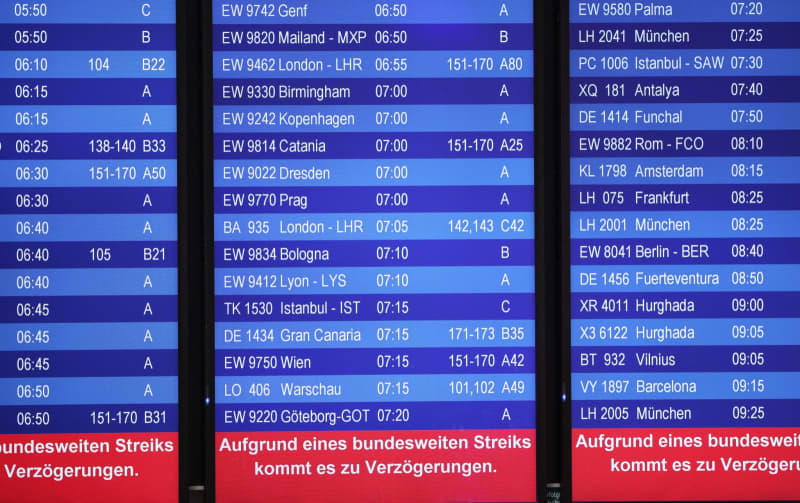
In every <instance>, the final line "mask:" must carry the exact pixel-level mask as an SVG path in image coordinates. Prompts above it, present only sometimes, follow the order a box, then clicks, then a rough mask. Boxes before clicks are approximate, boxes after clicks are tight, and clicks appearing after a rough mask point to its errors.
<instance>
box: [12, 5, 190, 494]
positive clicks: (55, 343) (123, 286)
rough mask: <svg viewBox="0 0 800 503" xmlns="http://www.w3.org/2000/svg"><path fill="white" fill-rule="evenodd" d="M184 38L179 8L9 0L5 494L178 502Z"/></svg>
mask: <svg viewBox="0 0 800 503" xmlns="http://www.w3.org/2000/svg"><path fill="white" fill-rule="evenodd" d="M175 45H176V35H175V5H174V2H173V1H167V0H155V1H139V0H134V1H130V0H125V1H122V0H81V1H79V2H68V1H65V0H40V1H35V2H34V1H5V2H3V6H2V7H0V257H1V258H0V306H1V307H2V309H0V313H2V314H0V317H1V318H0V323H1V324H2V329H1V331H2V336H0V459H2V463H0V464H2V465H3V466H2V471H0V487H2V490H1V491H0V492H1V493H2V495H0V499H2V500H3V501H15V502H43V501H68V500H70V501H74V500H76V498H77V499H78V500H80V501H84V502H107V501H121V502H141V501H152V502H177V501H178V445H177V440H178V435H177V431H178V417H177V416H178V413H177V402H178V383H177V381H178V378H177V374H178V368H177V367H178V354H177V353H178V352H177V349H178V327H177V316H178V300H177V299H178V298H177V294H178V291H177V290H178V273H177V227H178V226H177V216H176V213H177V189H176V170H177V166H176V153H175V152H176V128H177V118H176V80H175V75H176V68H175V63H176V62H175ZM78 495H79V496H78Z"/></svg>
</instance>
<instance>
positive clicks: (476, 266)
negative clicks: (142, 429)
mask: <svg viewBox="0 0 800 503" xmlns="http://www.w3.org/2000/svg"><path fill="white" fill-rule="evenodd" d="M211 8H212V11H213V21H214V27H213V49H214V54H213V69H214V86H213V87H214V95H213V100H214V159H215V160H214V174H213V176H214V184H215V188H214V234H215V251H214V260H215V265H216V268H215V287H214V289H215V318H216V319H215V339H216V340H215V346H216V350H215V357H214V367H215V372H214V375H215V405H216V412H215V422H216V427H215V431H216V434H215V463H216V468H215V480H216V498H217V501H219V502H221V503H225V502H234V501H253V502H255V501H265V499H264V498H265V496H264V495H270V497H271V498H273V499H275V500H276V501H277V500H279V501H351V500H352V498H353V495H354V494H358V495H359V496H358V498H359V499H362V500H364V501H398V502H400V501H411V500H414V501H428V502H440V501H441V502H443V501H453V500H460V501H467V500H468V501H506V502H511V501H514V502H522V501H533V500H535V407H534V400H535V389H534V388H535V382H534V321H533V320H534V286H533V285H534V267H533V264H534V246H533V245H534V239H533V236H534V212H533V205H534V198H533V61H534V59H533V7H532V2H515V1H512V2H509V1H496V0H491V1H485V0H481V1H477V0H470V1H464V0H438V1H428V0H405V1H398V0H391V1H387V2H375V1H364V0H355V1H348V2H330V1H327V0H324V1H323V0H314V1H305V2H296V1H287V2H283V3H274V4H273V3H270V2H265V3H252V2H242V1H220V0H214V1H213V2H212V3H211Z"/></svg>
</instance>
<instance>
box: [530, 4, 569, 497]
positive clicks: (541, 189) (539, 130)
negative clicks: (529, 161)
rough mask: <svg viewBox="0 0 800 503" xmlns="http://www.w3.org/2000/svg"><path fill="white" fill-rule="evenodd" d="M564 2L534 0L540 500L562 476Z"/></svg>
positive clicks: (538, 478)
mask: <svg viewBox="0 0 800 503" xmlns="http://www.w3.org/2000/svg"><path fill="white" fill-rule="evenodd" d="M558 2H559V0H535V2H534V12H535V16H534V20H535V50H534V55H535V68H536V70H535V72H534V75H535V84H534V86H535V90H534V115H535V128H534V129H535V130H536V136H535V144H536V150H535V159H536V161H535V166H536V172H535V194H536V196H535V197H536V304H537V305H536V348H537V349H536V369H537V372H536V388H537V389H536V393H537V396H536V403H537V408H536V411H537V418H536V424H537V428H536V431H537V446H538V449H537V457H538V462H537V480H538V481H539V482H538V501H540V502H544V501H547V497H546V492H547V491H546V487H547V484H550V483H557V482H559V481H560V480H562V471H563V470H562V455H563V454H562V450H563V446H562V445H561V435H562V419H561V414H560V413H561V405H560V402H561V398H560V396H561V375H562V364H561V351H562V349H561V342H560V341H561V333H562V326H561V323H562V319H561V307H560V301H561V298H562V294H561V290H562V288H563V286H562V278H561V261H562V257H561V252H562V248H561V239H562V227H561V223H560V220H559V216H558V215H559V210H560V207H561V199H560V186H559V183H560V171H561V167H560V166H561V164H560V157H559V146H560V144H559V137H560V134H561V130H562V128H561V117H560V114H561V108H560V102H561V97H560V86H559V84H560V81H559V78H558V75H559V57H558V56H559V53H558V52H557V51H558V48H559V43H558V42H559V30H558V10H559V6H558Z"/></svg>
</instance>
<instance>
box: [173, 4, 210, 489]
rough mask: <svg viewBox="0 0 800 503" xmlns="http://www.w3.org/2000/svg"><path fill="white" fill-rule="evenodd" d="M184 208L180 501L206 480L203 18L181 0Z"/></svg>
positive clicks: (181, 202)
mask: <svg viewBox="0 0 800 503" xmlns="http://www.w3.org/2000/svg"><path fill="white" fill-rule="evenodd" d="M177 7H178V11H177V14H178V16H177V21H178V27H177V30H178V33H177V35H178V39H177V40H178V106H179V117H178V121H179V128H178V129H179V131H180V135H179V137H178V138H179V139H178V142H179V169H178V173H179V179H180V184H181V190H180V192H179V196H178V197H179V208H180V214H181V216H180V229H179V235H180V261H181V264H183V266H182V267H181V278H180V344H181V351H180V364H181V390H180V394H181V395H180V402H181V406H180V432H181V433H180V435H181V441H180V445H181V449H180V460H181V501H188V500H187V497H188V495H189V487H191V486H198V485H203V484H204V481H205V476H206V474H205V454H206V453H205V450H206V448H205V411H204V400H205V396H206V390H205V358H206V353H205V340H204V338H203V330H204V327H205V290H204V288H205V272H204V271H205V268H206V264H205V252H204V248H205V235H204V220H203V218H202V215H203V211H204V206H205V202H204V195H203V194H204V193H203V190H204V177H203V174H204V165H203V162H204V161H203V159H204V152H203V149H202V145H203V136H202V135H203V129H202V127H203V116H204V110H203V107H202V103H203V94H202V92H203V87H202V86H201V85H199V83H201V82H202V76H203V73H202V72H203V66H202V64H203V60H202V57H203V53H202V52H201V51H200V44H199V42H200V40H201V37H202V31H203V29H202V18H201V15H200V11H199V10H198V9H197V6H196V1H194V0H177Z"/></svg>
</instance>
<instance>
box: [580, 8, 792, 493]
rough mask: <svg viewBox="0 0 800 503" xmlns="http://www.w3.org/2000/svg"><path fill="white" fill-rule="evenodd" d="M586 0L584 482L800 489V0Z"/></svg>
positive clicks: (620, 487) (644, 488) (613, 489)
mask: <svg viewBox="0 0 800 503" xmlns="http://www.w3.org/2000/svg"><path fill="white" fill-rule="evenodd" d="M569 5H570V7H569V9H570V10H569V16H570V18H569V20H570V28H569V43H570V47H571V51H570V59H569V71H570V88H569V91H570V95H571V106H570V121H571V122H570V125H571V161H570V165H569V172H570V179H571V191H570V202H571V219H570V220H571V263H572V269H571V271H572V273H571V288H572V306H571V307H572V340H571V342H572V426H573V434H572V442H573V451H572V452H573V484H574V494H573V496H574V499H575V501H699V500H706V501H707V500H719V501H731V500H738V501H742V500H794V499H797V498H798V496H800V489H798V488H800V476H799V475H798V473H800V465H799V464H798V463H797V460H796V458H797V456H796V452H797V447H798V445H800V423H798V420H797V414H796V411H797V408H798V405H799V404H800V402H799V401H798V399H800V395H798V391H797V385H796V383H797V379H798V376H800V363H799V362H798V359H797V355H798V354H800V346H798V342H797V337H796V330H797V329H798V326H800V325H799V324H798V323H800V321H798V319H797V312H798V310H797V300H798V298H800V297H798V295H799V294H798V292H799V291H800V287H798V281H797V279H798V274H800V268H799V267H798V264H799V263H800V253H798V248H797V244H798V236H800V235H799V234H798V225H797V223H798V216H800V213H798V209H800V206H799V205H798V201H800V197H798V196H800V171H798V170H797V164H798V157H797V156H798V154H800V142H798V139H800V132H799V131H800V119H798V113H797V112H798V110H800V104H799V102H800V91H798V89H800V87H798V84H800V79H799V78H798V76H799V75H800V38H798V28H799V27H800V10H798V8H797V7H798V5H797V2H793V1H791V0H764V1H731V0H706V1H702V2H697V1H690V0H658V1H653V2H633V1H620V2H600V1H577V0H572V1H571V2H570V4H569Z"/></svg>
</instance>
